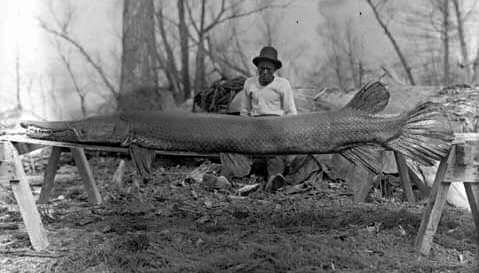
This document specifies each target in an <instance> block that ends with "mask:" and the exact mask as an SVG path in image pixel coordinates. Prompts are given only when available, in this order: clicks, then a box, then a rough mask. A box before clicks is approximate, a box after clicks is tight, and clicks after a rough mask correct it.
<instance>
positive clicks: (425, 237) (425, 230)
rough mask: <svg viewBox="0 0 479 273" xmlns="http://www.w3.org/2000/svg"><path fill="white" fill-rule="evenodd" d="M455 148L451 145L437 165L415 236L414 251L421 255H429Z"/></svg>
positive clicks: (447, 188) (443, 200) (446, 189)
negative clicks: (447, 152) (445, 178)
mask: <svg viewBox="0 0 479 273" xmlns="http://www.w3.org/2000/svg"><path fill="white" fill-rule="evenodd" d="M455 151H456V147H455V145H453V146H452V147H451V150H450V151H449V156H448V157H447V158H444V159H443V160H442V161H441V163H440V164H439V168H438V170H437V173H436V177H435V178H434V184H433V185H432V189H431V193H430V196H429V200H428V202H427V205H426V208H425V210H424V214H423V218H422V221H421V225H420V227H419V230H418V232H417V236H416V242H415V245H416V249H417V251H418V252H419V253H421V254H423V255H429V251H430V249H431V243H432V240H433V237H434V234H435V233H436V229H437V225H438V224H439V220H440V219H441V214H442V210H443V208H444V204H445V203H446V199H447V192H448V191H449V186H450V185H451V184H450V183H443V180H444V177H445V175H446V171H447V169H448V166H450V165H452V164H453V163H454V160H455V153H456V152H455Z"/></svg>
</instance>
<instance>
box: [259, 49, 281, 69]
mask: <svg viewBox="0 0 479 273" xmlns="http://www.w3.org/2000/svg"><path fill="white" fill-rule="evenodd" d="M261 61H270V62H272V63H273V64H274V66H276V69H280V68H281V66H282V64H281V61H280V60H278V51H276V49H275V48H274V47H272V46H265V47H263V48H262V49H261V51H260V52H259V56H257V57H255V58H254V59H253V63H254V65H256V66H258V63H259V62H261Z"/></svg>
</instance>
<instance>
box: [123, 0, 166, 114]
mask: <svg viewBox="0 0 479 273" xmlns="http://www.w3.org/2000/svg"><path fill="white" fill-rule="evenodd" d="M154 26H155V25H154V5H153V0H144V1H135V0H125V1H124V2H123V37H122V46H123V53H122V62H121V80H120V100H119V102H120V109H129V110H133V109H145V108H149V109H151V108H153V109H155V108H156V109H162V108H163V105H162V101H161V100H162V99H161V94H159V91H158V76H157V73H156V68H157V67H158V65H157V56H156V53H155V51H156V41H155V29H154ZM154 97H156V99H155V98H154ZM152 101H154V102H155V103H151V102H152Z"/></svg>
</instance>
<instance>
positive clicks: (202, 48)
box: [186, 0, 289, 90]
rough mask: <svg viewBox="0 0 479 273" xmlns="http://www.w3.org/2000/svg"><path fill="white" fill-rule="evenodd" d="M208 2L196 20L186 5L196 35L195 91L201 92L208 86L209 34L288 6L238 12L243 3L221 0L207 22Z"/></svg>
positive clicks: (212, 10)
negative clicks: (243, 19) (259, 14)
mask: <svg viewBox="0 0 479 273" xmlns="http://www.w3.org/2000/svg"><path fill="white" fill-rule="evenodd" d="M207 2H208V1H207V0H201V2H200V7H199V16H198V17H197V19H195V14H194V13H193V9H192V7H191V6H190V5H186V8H187V10H188V16H189V18H190V22H191V25H192V27H193V29H194V30H195V33H196V45H197V52H196V67H195V86H194V90H201V89H202V88H203V87H204V86H205V84H206V69H205V57H206V55H207V54H206V50H207V49H206V38H207V36H208V33H209V32H211V31H212V30H213V29H214V28H215V27H217V26H218V25H221V24H223V23H225V22H227V21H230V20H233V19H238V18H241V17H245V16H249V15H252V14H256V13H259V12H262V11H264V10H267V9H271V8H281V7H283V8H284V7H287V6H288V5H289V3H287V4H271V3H269V4H268V3H266V4H264V3H263V4H262V5H260V6H256V7H254V8H252V9H249V10H246V11H241V12H238V10H239V9H238V7H239V6H241V4H242V2H243V1H231V3H230V4H227V3H226V2H227V1H226V0H221V2H220V4H219V7H217V8H216V9H215V8H214V7H215V6H214V5H213V6H211V9H210V10H211V11H210V15H211V18H212V19H211V20H210V22H206V15H207V12H206V8H207V6H206V5H207Z"/></svg>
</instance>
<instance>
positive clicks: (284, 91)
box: [240, 76, 297, 116]
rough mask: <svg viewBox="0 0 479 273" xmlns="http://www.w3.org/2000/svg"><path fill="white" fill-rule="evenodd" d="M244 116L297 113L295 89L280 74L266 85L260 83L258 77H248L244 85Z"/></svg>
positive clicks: (242, 112) (242, 107)
mask: <svg viewBox="0 0 479 273" xmlns="http://www.w3.org/2000/svg"><path fill="white" fill-rule="evenodd" d="M241 92H242V93H243V96H244V97H243V100H242V104H241V111H240V114H241V115H242V116H247V115H249V116H261V115H278V116H283V115H296V114H297V110H296V105H295V103H294V96H293V90H292V88H291V85H290V84H289V81H288V80H287V79H285V78H281V77H278V76H275V77H274V80H273V81H272V82H270V83H269V84H268V85H266V86H262V85H261V84H260V83H259V80H258V77H257V76H256V77H251V78H248V79H247V80H246V81H245V83H244V87H243V91H241Z"/></svg>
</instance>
